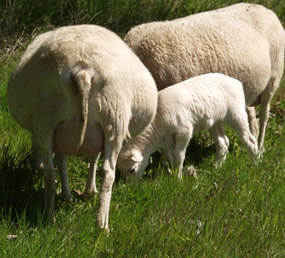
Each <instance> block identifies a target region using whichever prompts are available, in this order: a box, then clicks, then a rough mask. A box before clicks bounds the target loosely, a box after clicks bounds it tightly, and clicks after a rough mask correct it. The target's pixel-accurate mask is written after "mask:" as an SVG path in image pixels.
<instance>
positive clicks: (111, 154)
mask: <svg viewBox="0 0 285 258" xmlns="http://www.w3.org/2000/svg"><path fill="white" fill-rule="evenodd" d="M119 139H120V137H118V136H117V137H116V142H114V141H112V142H110V141H105V144H104V151H105V153H104V164H103V179H102V184H101V189H100V206H99V212H98V218H97V220H98V224H99V226H100V227H101V228H105V229H108V221H109V209H110V201H111V195H112V186H113V183H114V180H115V169H116V163H117V159H118V156H119V153H120V150H121V147H122V140H119Z"/></svg>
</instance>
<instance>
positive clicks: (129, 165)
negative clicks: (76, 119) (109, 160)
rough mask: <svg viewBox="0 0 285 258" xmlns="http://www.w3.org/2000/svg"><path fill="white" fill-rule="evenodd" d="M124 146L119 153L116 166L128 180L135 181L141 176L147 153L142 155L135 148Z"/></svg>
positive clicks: (146, 160)
mask: <svg viewBox="0 0 285 258" xmlns="http://www.w3.org/2000/svg"><path fill="white" fill-rule="evenodd" d="M124 147H125V146H124ZM124 147H123V148H122V150H121V153H120V155H119V158H118V162H117V166H118V168H119V170H120V171H121V172H122V174H123V175H124V177H126V178H127V180H128V181H131V182H137V181H138V180H140V179H141V178H142V177H143V174H144V171H145V168H146V167H147V165H148V161H149V155H144V154H143V153H142V152H141V151H140V150H138V149H136V148H134V149H126V148H124Z"/></svg>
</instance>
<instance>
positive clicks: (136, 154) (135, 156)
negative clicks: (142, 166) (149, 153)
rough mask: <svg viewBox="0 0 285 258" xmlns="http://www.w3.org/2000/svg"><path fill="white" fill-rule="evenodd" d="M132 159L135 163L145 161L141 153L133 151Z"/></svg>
mask: <svg viewBox="0 0 285 258" xmlns="http://www.w3.org/2000/svg"><path fill="white" fill-rule="evenodd" d="M131 159H132V161H135V162H141V161H142V160H143V156H142V155H141V153H140V152H139V151H133V152H132V157H131Z"/></svg>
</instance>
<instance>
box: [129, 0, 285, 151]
mask: <svg viewBox="0 0 285 258" xmlns="http://www.w3.org/2000/svg"><path fill="white" fill-rule="evenodd" d="M125 42H126V43H127V44H128V45H129V46H130V47H131V48H132V49H133V51H134V52H135V53H136V54H137V55H138V56H139V58H140V59H141V60H142V62H143V63H144V64H145V65H146V67H147V68H148V69H149V71H150V72H151V73H152V75H153V77H154V79H155V81H156V84H157V87H158V89H159V90H161V89H163V88H165V87H168V86H170V85H173V84H175V83H178V82H181V81H183V80H186V79H188V78H190V77H193V76H197V75H199V74H204V73H209V72H218V73H223V74H226V75H229V76H231V77H233V78H236V79H238V80H240V81H241V82H242V83H243V85H244V93H245V98H246V104H247V106H248V108H247V111H248V115H249V123H250V128H251V131H252V132H253V133H254V135H256V136H257V135H258V126H257V122H256V118H255V111H254V108H253V107H252V108H250V107H249V106H251V105H254V104H257V103H259V102H261V110H260V128H259V138H258V144H259V148H260V149H262V148H263V145H264V137H265V130H266V125H267V122H268V117H269V109H270V101H271V99H272V97H273V95H274V93H275V92H276V90H277V88H278V86H279V83H280V80H281V78H282V74H283V67H284V43H285V33H284V30H283V27H282V25H281V23H280V21H279V19H278V18H277V16H276V15H275V14H274V13H273V12H272V11H271V10H269V9H266V8H265V7H263V6H260V5H255V4H245V3H240V4H235V5H232V6H229V7H225V8H221V9H217V10H214V11H209V12H204V13H198V14H194V15H190V16H187V17H184V18H180V19H176V20H173V21H166V22H152V23H146V24H142V25H139V26H136V27H134V28H132V29H131V30H130V31H129V32H128V33H127V35H126V36H125Z"/></svg>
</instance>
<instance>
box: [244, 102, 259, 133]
mask: <svg viewBox="0 0 285 258" xmlns="http://www.w3.org/2000/svg"><path fill="white" fill-rule="evenodd" d="M246 112H247V115H248V123H249V128H250V131H251V133H252V134H253V135H254V136H255V138H256V139H257V137H258V134H259V129H258V123H257V119H256V112H255V108H254V107H246Z"/></svg>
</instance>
